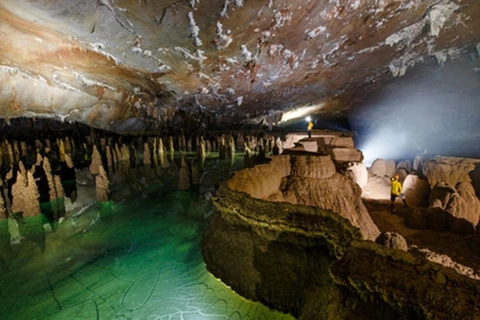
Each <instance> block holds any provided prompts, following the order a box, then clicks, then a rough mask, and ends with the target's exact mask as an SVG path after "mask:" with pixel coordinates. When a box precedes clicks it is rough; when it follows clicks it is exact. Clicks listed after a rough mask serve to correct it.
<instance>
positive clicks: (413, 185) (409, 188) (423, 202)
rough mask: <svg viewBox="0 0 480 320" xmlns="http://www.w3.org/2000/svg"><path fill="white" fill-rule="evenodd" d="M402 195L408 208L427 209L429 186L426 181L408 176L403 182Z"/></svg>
mask: <svg viewBox="0 0 480 320" xmlns="http://www.w3.org/2000/svg"><path fill="white" fill-rule="evenodd" d="M403 193H404V194H405V200H406V201H407V204H408V205H409V206H410V207H427V206H428V197H429V195H430V185H429V184H428V181H427V180H426V179H422V178H419V177H418V176H417V175H415V174H409V175H408V176H407V177H406V178H405V181H404V182H403Z"/></svg>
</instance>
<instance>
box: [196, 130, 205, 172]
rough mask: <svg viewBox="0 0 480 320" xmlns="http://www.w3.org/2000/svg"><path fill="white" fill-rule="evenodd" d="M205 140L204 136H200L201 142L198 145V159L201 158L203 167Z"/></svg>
mask: <svg viewBox="0 0 480 320" xmlns="http://www.w3.org/2000/svg"><path fill="white" fill-rule="evenodd" d="M205 157H206V153H205V141H204V140H203V137H201V138H200V144H199V145H198V146H197V159H198V160H199V163H200V166H201V167H203V165H204V163H205Z"/></svg>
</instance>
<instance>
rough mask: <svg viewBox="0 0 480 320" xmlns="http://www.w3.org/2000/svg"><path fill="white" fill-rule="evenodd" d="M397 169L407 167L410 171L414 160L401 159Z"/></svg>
mask: <svg viewBox="0 0 480 320" xmlns="http://www.w3.org/2000/svg"><path fill="white" fill-rule="evenodd" d="M397 169H405V170H407V171H408V172H410V171H412V160H410V159H407V160H403V161H400V162H399V163H398V165H397Z"/></svg>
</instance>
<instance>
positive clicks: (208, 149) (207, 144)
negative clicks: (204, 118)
mask: <svg viewBox="0 0 480 320" xmlns="http://www.w3.org/2000/svg"><path fill="white" fill-rule="evenodd" d="M205 151H206V152H207V153H210V152H212V143H211V142H210V139H208V138H207V140H206V141H205Z"/></svg>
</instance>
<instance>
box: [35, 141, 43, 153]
mask: <svg viewBox="0 0 480 320" xmlns="http://www.w3.org/2000/svg"><path fill="white" fill-rule="evenodd" d="M42 148H43V144H42V143H41V142H40V140H38V139H35V150H36V151H37V152H39V151H40V150H42Z"/></svg>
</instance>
